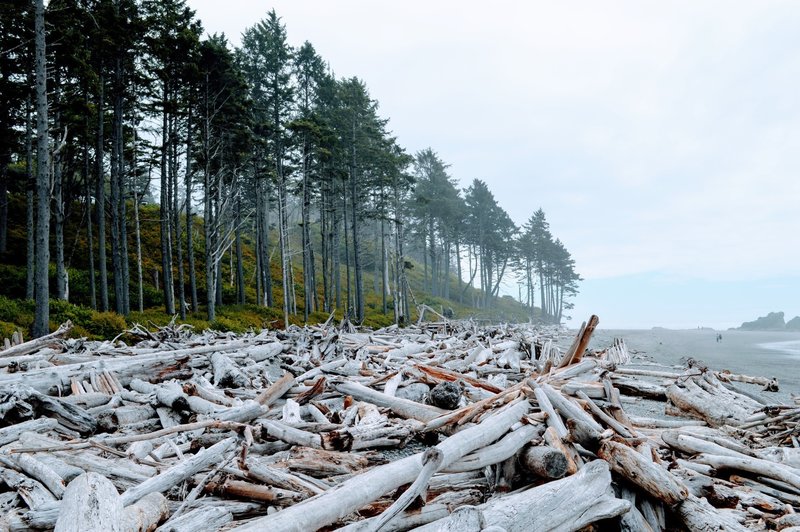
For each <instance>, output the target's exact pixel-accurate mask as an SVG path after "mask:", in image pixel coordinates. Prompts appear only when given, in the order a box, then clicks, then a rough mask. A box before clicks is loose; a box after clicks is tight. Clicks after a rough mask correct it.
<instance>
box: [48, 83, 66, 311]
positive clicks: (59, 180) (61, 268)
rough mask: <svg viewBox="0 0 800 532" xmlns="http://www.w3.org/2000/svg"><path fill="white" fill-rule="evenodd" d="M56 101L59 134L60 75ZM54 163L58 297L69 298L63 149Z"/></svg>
mask: <svg viewBox="0 0 800 532" xmlns="http://www.w3.org/2000/svg"><path fill="white" fill-rule="evenodd" d="M56 72H57V71H56ZM53 84H54V85H55V91H54V96H55V98H54V99H55V101H54V102H53V103H54V107H55V108H56V111H55V116H54V120H53V125H54V128H55V131H56V134H58V132H59V130H60V129H61V111H60V110H59V103H60V102H59V100H60V98H61V88H60V86H59V79H58V76H56V77H55V79H54V83H53ZM52 159H53V160H52V163H53V183H52V185H53V188H52V191H53V207H54V211H55V212H54V215H53V218H54V220H53V221H54V223H53V232H54V233H55V234H54V236H55V238H54V241H55V242H54V244H55V251H56V253H55V255H56V257H55V259H56V260H55V262H56V297H57V298H58V299H64V300H66V299H67V269H66V266H65V264H64V180H63V177H64V175H63V169H64V166H63V161H62V157H61V150H60V149H58V148H57V149H56V150H55V151H54V153H53V155H52Z"/></svg>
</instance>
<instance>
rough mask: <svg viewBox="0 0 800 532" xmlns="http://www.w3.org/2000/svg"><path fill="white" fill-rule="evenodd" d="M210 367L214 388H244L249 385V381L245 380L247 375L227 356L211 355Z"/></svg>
mask: <svg viewBox="0 0 800 532" xmlns="http://www.w3.org/2000/svg"><path fill="white" fill-rule="evenodd" d="M211 365H212V366H213V368H214V384H215V385H216V386H219V387H220V388H246V387H247V386H249V385H250V379H249V378H247V375H245V374H244V373H243V372H242V370H240V369H239V366H237V365H236V364H234V363H233V361H232V360H231V359H230V358H228V356H227V355H225V354H223V353H213V354H212V355H211Z"/></svg>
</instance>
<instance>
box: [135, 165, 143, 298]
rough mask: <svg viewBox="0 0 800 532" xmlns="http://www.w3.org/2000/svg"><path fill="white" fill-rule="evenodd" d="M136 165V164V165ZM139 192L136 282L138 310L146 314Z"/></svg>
mask: <svg viewBox="0 0 800 532" xmlns="http://www.w3.org/2000/svg"><path fill="white" fill-rule="evenodd" d="M134 164H135V163H134ZM139 202H140V199H139V192H138V191H134V194H133V219H134V223H135V224H136V225H135V229H134V230H135V231H136V280H137V286H138V304H139V305H138V310H139V312H144V279H142V228H141V225H140V223H139Z"/></svg>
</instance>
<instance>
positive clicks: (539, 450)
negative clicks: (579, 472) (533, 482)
mask: <svg viewBox="0 0 800 532" xmlns="http://www.w3.org/2000/svg"><path fill="white" fill-rule="evenodd" d="M519 459H520V462H521V463H522V465H523V466H524V467H525V469H527V470H528V471H530V472H531V473H533V474H534V475H537V476H539V477H541V478H547V479H559V478H561V477H563V476H564V475H566V474H567V457H566V456H564V453H563V452H561V451H559V450H558V449H554V448H552V447H550V446H548V445H541V446H530V447H527V448H525V450H524V451H523V452H522V454H521V455H520V457H519Z"/></svg>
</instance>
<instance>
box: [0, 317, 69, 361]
mask: <svg viewBox="0 0 800 532" xmlns="http://www.w3.org/2000/svg"><path fill="white" fill-rule="evenodd" d="M71 330H72V322H71V321H69V320H67V322H66V323H63V324H62V325H61V326H60V327H59V328H58V329H56V330H55V331H54V332H51V333H50V334H46V335H44V336H40V337H39V338H34V339H33V340H28V341H27V342H23V343H21V344H17V345H14V346H11V347H8V348H6V349H3V350H2V351H0V357H2V358H7V357H14V356H19V355H27V354H28V353H33V352H34V351H38V350H39V349H42V348H43V347H47V346H49V345H53V344H54V343H55V341H56V340H58V339H60V338H63V337H64V336H66V335H67V334H68V333H69V331H71Z"/></svg>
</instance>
